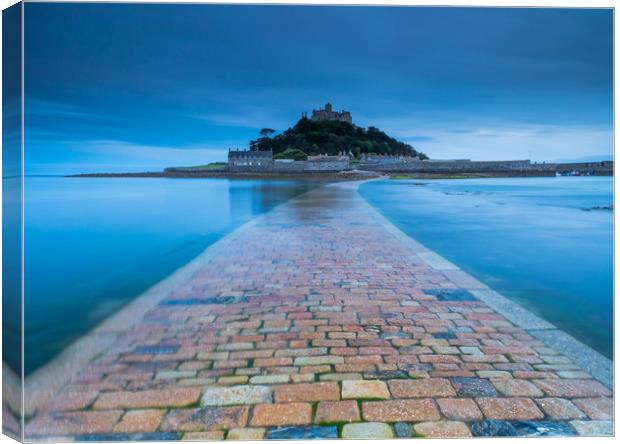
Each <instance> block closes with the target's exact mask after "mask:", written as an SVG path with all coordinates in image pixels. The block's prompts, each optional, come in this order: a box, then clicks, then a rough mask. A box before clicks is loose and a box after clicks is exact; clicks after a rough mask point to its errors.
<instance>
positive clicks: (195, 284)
mask: <svg viewBox="0 0 620 444" xmlns="http://www.w3.org/2000/svg"><path fill="white" fill-rule="evenodd" d="M188 217H190V216H188ZM231 236H233V240H234V241H233V242H231V243H230V244H229V245H228V247H227V248H226V249H225V250H224V251H220V252H219V253H218V254H217V255H215V257H214V258H213V259H212V260H211V262H210V263H209V264H208V265H206V266H204V267H203V268H202V269H200V270H199V271H198V272H197V273H196V274H195V275H194V276H193V277H192V278H191V279H190V280H189V281H187V282H186V283H185V285H183V286H180V287H178V288H177V289H175V291H173V292H172V294H170V295H169V296H168V297H166V298H165V299H164V300H162V301H161V302H160V303H159V304H158V305H157V306H155V307H154V308H153V309H151V310H150V311H149V312H147V314H146V315H145V316H144V317H143V318H142V319H136V322H135V323H134V325H133V326H132V327H131V328H130V329H129V330H128V331H127V332H126V333H125V334H124V335H122V337H121V339H119V340H118V341H117V342H116V343H115V344H114V345H113V346H111V347H109V348H108V349H107V350H106V351H105V352H104V353H103V354H102V355H100V356H98V357H96V358H95V359H94V360H92V362H90V363H89V364H88V365H87V366H86V367H85V368H83V369H81V370H80V371H79V373H78V374H77V376H76V377H74V378H73V379H72V380H71V381H70V382H69V383H68V384H66V385H65V386H64V387H63V388H62V390H61V391H60V393H58V394H57V395H56V396H55V397H54V398H53V400H52V401H51V402H49V403H48V404H47V405H43V406H40V407H39V408H38V411H37V412H36V414H35V415H34V417H33V418H31V419H29V420H28V421H27V423H26V428H25V433H26V439H28V440H39V439H53V438H58V439H61V440H63V441H65V440H68V439H74V440H76V441H92V440H127V439H144V440H176V439H188V440H219V439H309V438H336V437H347V438H349V437H350V438H391V437H395V438H397V437H411V436H427V437H468V436H514V435H519V436H539V435H543V436H544V435H554V434H557V435H578V434H584V435H605V434H611V433H612V430H613V422H612V421H613V418H612V415H613V400H612V396H613V393H612V392H611V391H610V390H609V389H608V388H607V387H606V386H604V385H603V384H601V383H600V382H598V381H597V380H595V379H593V378H592V377H591V376H590V375H589V374H588V373H586V372H584V371H582V370H581V369H580V368H579V367H577V366H576V365H574V364H573V363H572V362H571V360H570V359H568V358H567V357H565V356H562V355H561V354H560V353H558V352H556V351H554V350H553V349H551V348H549V347H548V346H546V345H545V344H543V343H542V342H541V341H540V340H538V339H536V338H534V337H533V336H530V335H529V334H528V333H527V332H526V331H525V330H523V329H522V328H520V327H518V326H516V325H514V324H513V323H511V322H509V321H508V320H507V319H506V318H505V317H504V316H502V315H500V314H498V313H497V312H495V311H494V310H492V309H491V308H489V306H487V305H486V304H485V303H483V302H482V301H480V300H478V299H476V298H475V297H473V295H472V293H470V292H469V291H467V288H463V285H464V284H463V283H464V282H469V281H471V280H472V279H471V278H470V277H469V276H466V277H467V278H469V280H468V279H465V278H464V277H463V275H464V273H462V274H456V273H458V272H459V271H455V270H452V271H450V272H442V271H441V270H439V269H437V268H434V267H432V266H430V265H428V262H426V261H424V260H422V258H421V256H420V255H418V254H417V253H416V251H414V250H412V248H411V246H410V245H404V244H403V242H402V241H401V239H399V238H398V237H396V236H395V235H394V234H393V231H392V230H390V229H388V228H386V225H385V223H384V222H383V220H382V219H381V218H380V217H379V216H378V213H376V211H375V210H374V209H372V208H371V207H370V206H368V205H367V204H366V203H365V201H364V200H363V199H362V198H361V197H360V196H359V194H358V192H357V184H356V183H341V184H334V185H330V186H325V187H322V188H319V189H316V190H314V191H311V192H309V193H306V194H305V195H303V196H301V197H300V198H297V199H294V200H292V201H290V202H288V203H287V204H285V205H283V206H280V207H278V208H276V209H275V210H273V211H271V212H270V213H267V214H266V215H264V216H263V217H261V218H260V219H259V220H258V221H257V223H255V224H253V225H251V226H249V227H245V228H242V229H240V230H238V231H237V232H235V233H233V234H232V235H231ZM426 252H427V253H428V250H426ZM429 257H430V256H429ZM434 260H437V259H434ZM438 262H441V261H438ZM444 262H445V261H444ZM144 266H145V267H148V266H149V265H148V264H144ZM448 268H449V267H448ZM451 273H452V274H451ZM450 276H455V277H454V279H452V278H450Z"/></svg>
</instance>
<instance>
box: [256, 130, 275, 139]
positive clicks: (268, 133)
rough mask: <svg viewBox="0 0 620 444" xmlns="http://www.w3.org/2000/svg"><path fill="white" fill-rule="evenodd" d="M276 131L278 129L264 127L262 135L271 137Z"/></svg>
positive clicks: (261, 131)
mask: <svg viewBox="0 0 620 444" xmlns="http://www.w3.org/2000/svg"><path fill="white" fill-rule="evenodd" d="M275 132H276V130H273V129H271V128H263V129H262V130H260V135H261V136H263V137H266V138H269V137H271V135H272V134H273V133H275Z"/></svg>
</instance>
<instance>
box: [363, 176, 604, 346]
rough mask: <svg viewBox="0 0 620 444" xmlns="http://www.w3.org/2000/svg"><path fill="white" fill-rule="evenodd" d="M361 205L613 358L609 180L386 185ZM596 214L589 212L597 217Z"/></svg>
mask: <svg viewBox="0 0 620 444" xmlns="http://www.w3.org/2000/svg"><path fill="white" fill-rule="evenodd" d="M361 193H362V195H363V196H364V197H365V198H366V199H367V200H368V201H369V202H370V203H371V204H372V205H373V206H374V207H376V208H377V209H378V210H379V211H381V213H382V214H384V215H385V216H386V217H387V218H388V219H389V220H391V221H392V222H393V223H394V224H395V225H397V226H398V227H399V228H400V229H402V230H403V231H404V232H406V233H407V234H408V235H410V236H411V237H413V238H415V239H416V240H418V241H419V242H421V243H422V244H424V245H425V246H427V247H428V248H430V249H432V250H435V251H436V252H438V253H439V254H441V255H442V256H444V257H445V258H447V259H449V260H450V261H452V262H454V263H455V264H457V265H459V266H460V267H461V268H462V269H464V270H466V271H467V272H469V273H470V274H472V275H474V276H476V277H477V278H478V279H480V280H481V281H483V282H484V283H486V284H487V285H489V286H491V287H492V288H494V289H495V290H497V291H499V292H500V293H502V294H504V295H505V296H506V297H508V298H511V299H513V300H515V301H517V302H519V303H520V304H522V305H523V306H525V307H527V308H528V309H529V310H530V311H532V312H534V313H536V314H538V315H539V316H541V317H542V318H544V319H546V320H548V321H550V322H552V323H553V324H555V325H556V326H558V327H559V328H561V329H563V330H565V331H567V332H568V333H570V334H571V335H573V336H574V337H575V338H577V339H579V340H581V341H582V342H584V343H586V344H588V345H590V346H591V347H593V348H594V349H596V350H598V351H599V352H601V353H602V354H604V355H605V356H607V357H610V358H611V357H612V349H613V212H612V211H610V210H604V209H592V208H593V207H596V206H599V207H601V206H607V205H611V204H613V179H612V178H610V177H561V178H505V179H504V178H502V179H464V180H414V179H411V180H385V181H375V182H369V183H365V184H363V185H362V186H361ZM588 210H589V211H588Z"/></svg>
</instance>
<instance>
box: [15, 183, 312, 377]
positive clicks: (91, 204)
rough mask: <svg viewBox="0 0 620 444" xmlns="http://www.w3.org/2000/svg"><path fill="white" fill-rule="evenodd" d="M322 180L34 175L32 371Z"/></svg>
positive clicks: (29, 264)
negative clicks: (228, 236)
mask: <svg viewBox="0 0 620 444" xmlns="http://www.w3.org/2000/svg"><path fill="white" fill-rule="evenodd" d="M315 186H317V182H316V181H314V182H306V181H266V180H264V181H263V180H261V181H259V180H224V179H188V180H182V179H173V180H170V179H150V178H149V179H120V178H113V179H106V178H59V177H53V178H49V177H47V178H41V177H28V178H26V183H25V199H26V206H25V246H24V248H25V267H26V268H25V326H26V328H25V351H26V353H25V354H26V357H25V369H26V373H29V372H31V371H32V370H35V369H36V368H37V367H39V366H41V365H42V364H44V363H45V362H47V361H48V360H50V359H51V358H52V357H54V356H55V355H56V354H57V353H58V352H59V351H61V350H62V349H63V348H64V347H66V346H67V345H68V344H69V343H71V342H72V341H73V340H75V339H76V338H78V337H79V336H81V335H83V334H84V333H86V332H87V331H88V330H90V329H91V328H92V327H94V326H95V325H97V324H98V323H99V322H101V321H102V320H103V319H105V318H106V317H107V316H109V315H110V314H112V313H113V312H114V311H116V310H118V309H119V308H120V307H122V306H123V305H124V304H126V303H127V302H129V301H130V300H132V299H133V298H135V297H136V296H137V295H139V294H141V293H142V292H143V291H145V290H146V289H147V288H148V287H150V286H151V285H153V284H154V283H156V282H158V281H160V280H161V279H163V278H165V277H166V276H167V275H169V274H170V273H172V272H173V271H174V270H175V269H177V268H179V267H180V266H182V265H184V264H185V263H187V262H189V261H190V260H191V259H193V258H194V257H195V256H197V255H198V254H200V253H201V252H202V251H203V250H204V249H205V248H206V247H208V246H209V245H210V244H212V243H214V242H215V241H217V240H218V239H220V238H221V237H223V236H224V235H225V234H227V233H229V232H231V231H232V230H234V229H235V228H237V227H238V226H240V225H242V224H243V223H245V222H247V221H249V220H251V219H252V218H254V217H256V216H258V215H260V214H261V213H264V212H266V211H268V210H270V209H271V208H273V207H274V206H276V205H278V204H281V203H283V202H285V201H287V200H289V199H290V198H292V197H294V196H297V195H299V194H301V193H303V192H305V191H307V190H309V189H310V188H312V187H315Z"/></svg>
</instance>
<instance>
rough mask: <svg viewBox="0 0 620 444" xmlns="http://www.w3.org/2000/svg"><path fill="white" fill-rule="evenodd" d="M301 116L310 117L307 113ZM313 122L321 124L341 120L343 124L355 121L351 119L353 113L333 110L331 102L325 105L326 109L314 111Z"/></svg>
mask: <svg viewBox="0 0 620 444" xmlns="http://www.w3.org/2000/svg"><path fill="white" fill-rule="evenodd" d="M301 116H302V117H308V115H307V113H301ZM311 120H314V121H315V122H320V121H323V120H339V121H341V122H349V123H351V124H352V123H353V119H352V118H351V113H350V112H349V111H345V110H342V111H341V112H338V111H334V110H333V109H332V104H331V103H329V102H327V103H326V104H325V108H324V109H314V110H312V117H311Z"/></svg>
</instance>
